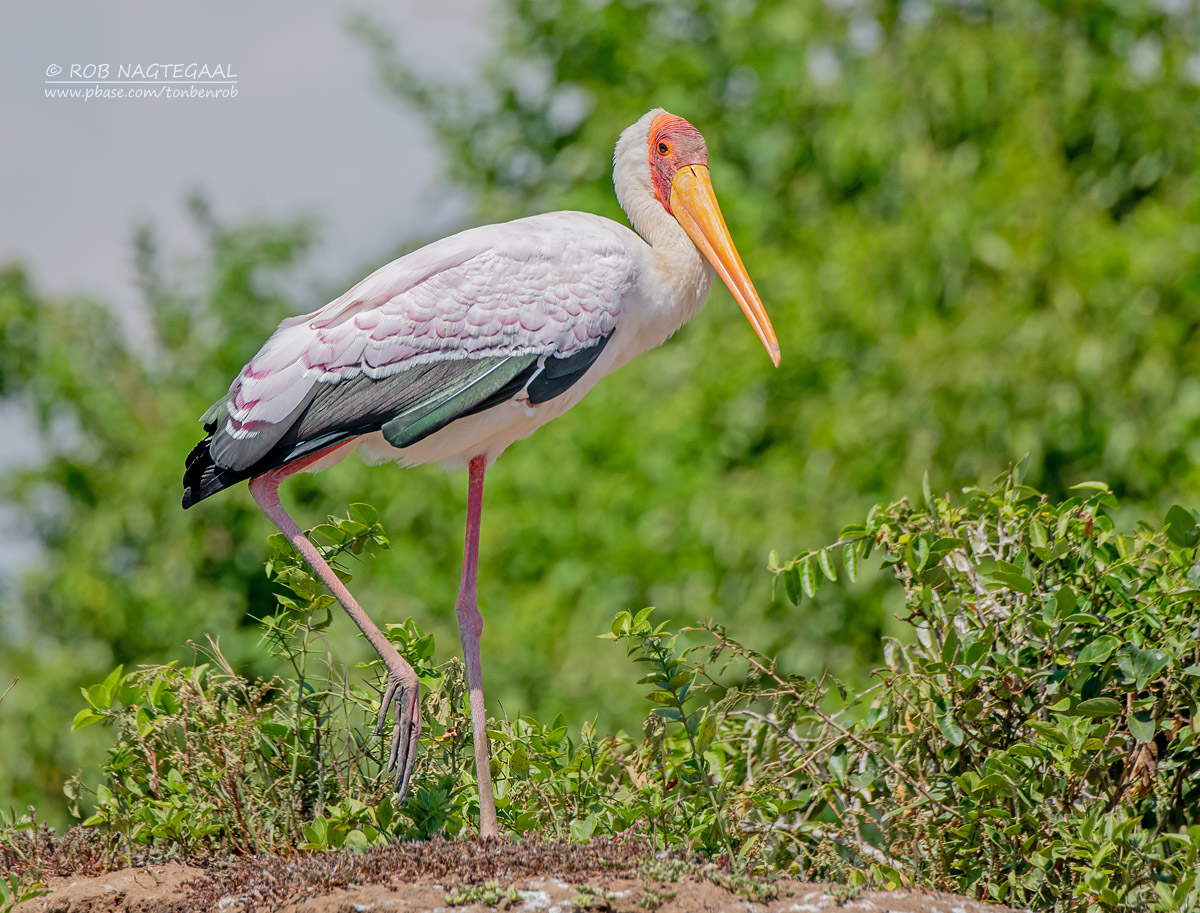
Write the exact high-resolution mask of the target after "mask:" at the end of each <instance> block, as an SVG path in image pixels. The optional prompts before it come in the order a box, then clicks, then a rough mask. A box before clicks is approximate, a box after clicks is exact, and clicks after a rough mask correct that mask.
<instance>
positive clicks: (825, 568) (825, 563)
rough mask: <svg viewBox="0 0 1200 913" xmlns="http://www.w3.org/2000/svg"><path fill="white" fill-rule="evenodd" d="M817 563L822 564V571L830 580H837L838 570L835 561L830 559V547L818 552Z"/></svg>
mask: <svg viewBox="0 0 1200 913" xmlns="http://www.w3.org/2000/svg"><path fill="white" fill-rule="evenodd" d="M817 563H818V564H820V565H821V573H822V574H824V575H825V576H826V577H827V578H828V579H829V580H837V571H836V570H834V568H833V562H832V561H830V560H829V549H827V548H823V549H821V550H820V551H819V552H817Z"/></svg>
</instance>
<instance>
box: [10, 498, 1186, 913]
mask: <svg viewBox="0 0 1200 913" xmlns="http://www.w3.org/2000/svg"><path fill="white" fill-rule="evenodd" d="M1116 508H1117V503H1116V500H1115V498H1114V496H1113V495H1112V493H1111V492H1110V491H1108V490H1107V488H1106V486H1104V485H1102V484H1098V483H1085V484H1083V485H1080V486H1078V487H1077V494H1075V495H1074V496H1072V497H1070V498H1068V499H1066V500H1064V501H1062V502H1057V503H1056V502H1052V501H1050V500H1049V499H1048V498H1046V497H1045V496H1043V495H1041V494H1039V493H1038V492H1037V491H1035V490H1033V489H1031V488H1029V487H1026V486H1024V485H1022V484H1020V479H1019V478H1014V477H1013V476H1012V475H1009V476H1006V477H1004V478H1002V479H1001V480H1000V481H999V482H998V483H997V484H996V485H995V486H993V487H991V488H989V489H967V490H966V491H965V492H964V493H963V495H962V496H961V497H959V498H957V499H952V498H949V497H934V496H933V494H932V493H931V491H930V489H929V488H928V486H926V490H925V494H924V497H923V498H922V499H921V501H920V503H918V504H912V503H910V502H909V501H907V500H902V501H899V502H896V503H894V504H891V505H889V506H882V505H880V506H878V507H877V508H875V509H872V510H871V512H870V513H869V515H868V516H867V518H866V520H865V522H864V523H862V524H860V525H855V526H850V527H846V528H845V529H844V530H843V531H842V535H841V537H840V538H839V540H838V541H837V542H835V543H833V544H832V545H830V546H827V547H825V548H822V549H819V550H814V551H810V552H804V553H801V554H800V555H797V556H796V557H795V558H793V559H791V560H788V561H786V562H779V561H776V562H775V565H776V566H775V569H774V571H775V573H776V574H777V576H778V578H780V580H781V585H782V586H783V587H784V588H785V589H786V591H787V593H788V596H789V598H790V599H792V600H793V601H795V602H797V603H802V602H804V601H807V600H810V599H819V598H821V596H822V595H823V593H824V592H825V591H826V590H827V589H829V588H830V584H829V583H828V582H827V581H837V579H838V578H839V576H840V577H841V578H842V579H843V581H844V580H845V579H847V578H850V579H853V578H854V577H856V576H857V574H858V572H859V569H860V568H863V567H865V566H867V564H868V563H875V562H876V561H879V560H881V561H882V563H883V565H884V566H886V567H889V568H890V569H891V571H892V573H893V575H894V579H895V580H896V581H897V582H898V583H899V585H900V587H901V588H902V589H903V592H904V604H905V607H906V614H905V617H904V621H905V623H906V624H907V625H909V626H911V628H912V630H913V634H914V636H913V637H911V638H908V639H906V640H905V641H903V642H901V641H892V642H889V644H888V646H887V649H886V659H887V662H886V665H885V666H883V667H882V668H880V669H878V670H876V673H875V678H876V681H875V683H874V684H872V685H871V686H870V687H867V688H865V689H863V690H861V691H859V692H857V693H856V692H853V691H851V690H849V689H847V688H846V686H845V685H843V684H842V683H840V682H839V681H837V680H836V679H834V678H833V677H831V676H829V675H825V676H822V677H821V678H819V679H817V680H813V679H808V678H805V677H804V676H801V675H797V674H794V673H792V672H789V671H787V670H785V669H784V668H782V667H781V666H780V664H779V663H778V662H777V661H776V660H774V659H772V658H769V657H768V656H765V655H763V654H761V653H759V652H756V651H755V650H753V649H750V648H748V647H746V646H744V645H743V644H741V643H739V642H738V641H736V640H735V639H734V638H733V637H732V636H731V635H730V633H729V632H728V631H727V630H726V628H725V627H723V626H722V625H720V624H718V623H716V622H713V621H708V622H705V623H703V624H700V625H698V626H697V627H695V628H689V629H686V630H684V631H682V632H677V631H674V630H673V629H672V628H671V627H670V626H669V625H668V623H666V622H661V623H655V622H654V620H653V618H652V615H651V610H650V609H646V610H643V611H641V612H638V613H636V614H634V615H631V614H630V613H628V612H622V613H619V614H618V615H617V617H616V618H615V619H614V620H613V623H612V626H611V633H610V634H609V635H607V636H608V637H610V638H611V639H612V640H614V641H615V642H616V643H617V644H618V645H619V646H621V647H623V648H624V652H627V653H628V654H629V656H630V658H631V659H632V660H633V661H634V662H633V663H631V664H630V665H629V666H628V667H627V670H628V672H629V673H632V674H641V678H640V682H641V684H642V685H643V686H644V687H645V688H646V689H647V691H646V692H645V695H646V697H647V698H648V700H649V702H650V704H651V706H652V708H653V709H651V711H650V713H649V714H648V716H647V717H646V719H645V723H644V724H643V727H642V732H641V733H640V734H639V735H631V734H627V733H621V732H618V733H616V734H611V735H601V734H599V733H598V732H597V731H596V729H595V727H594V726H592V725H590V724H584V725H583V726H582V727H578V726H572V725H569V724H567V723H566V722H565V721H564V720H563V719H562V718H561V717H560V718H559V719H556V720H554V721H553V722H552V723H550V724H549V725H546V724H544V723H540V722H538V721H537V720H535V719H533V718H530V717H524V716H523V717H518V718H516V719H506V718H503V717H502V718H499V719H494V720H491V721H490V722H489V733H490V736H491V739H492V746H493V773H494V775H495V776H496V778H497V801H498V807H499V813H500V823H501V828H502V830H503V831H504V832H505V833H507V834H510V835H511V834H529V833H540V834H543V835H545V836H548V837H553V838H556V839H571V840H586V839H588V838H591V837H600V836H615V835H618V834H624V833H627V832H629V831H630V830H631V829H633V830H634V832H636V833H639V834H640V835H641V836H642V837H644V838H646V839H647V840H648V841H649V843H650V845H651V846H652V847H655V848H674V849H675V850H677V851H680V852H682V853H683V858H686V857H688V856H690V855H691V854H693V853H699V854H700V856H701V857H702V858H708V859H723V860H724V862H725V864H726V865H727V866H728V869H729V870H730V871H732V872H733V873H735V874H736V873H743V874H751V875H753V874H755V873H759V874H762V873H768V872H770V873H778V872H786V873H790V874H792V875H795V876H797V877H803V878H808V879H833V880H838V881H841V882H845V883H849V884H855V883H863V882H867V881H871V882H874V883H877V884H884V885H894V886H899V885H926V886H932V887H937V888H941V889H946V890H951V891H956V892H961V893H965V894H968V895H971V896H976V897H979V898H981V899H993V900H1000V901H1005V902H1008V903H1011V904H1014V905H1018V906H1028V907H1031V908H1034V909H1049V908H1051V907H1054V908H1056V909H1060V910H1105V911H1108V910H1112V911H1116V910H1131V909H1152V910H1179V909H1186V908H1188V907H1189V906H1194V905H1195V904H1197V903H1200V885H1197V881H1196V874H1197V866H1198V863H1200V811H1198V810H1200V630H1198V629H1197V626H1196V611H1195V607H1196V604H1197V598H1198V596H1200V549H1198V547H1197V546H1198V543H1200V526H1198V524H1197V516H1196V515H1195V514H1194V513H1191V512H1189V511H1186V510H1184V509H1183V508H1178V507H1176V508H1172V510H1171V511H1170V512H1169V514H1168V517H1167V522H1166V525H1165V527H1163V528H1154V527H1151V526H1149V525H1146V524H1140V525H1139V526H1138V527H1137V528H1136V529H1134V530H1132V531H1121V530H1119V529H1117V528H1116V527H1115V525H1114V522H1113V512H1114V511H1115V510H1116ZM314 534H315V535H316V536H317V537H318V540H319V541H322V542H324V543H325V550H326V553H327V555H329V557H330V558H331V559H333V560H335V561H336V562H338V563H339V564H341V567H340V570H341V571H342V572H343V573H344V571H345V563H344V562H345V561H346V559H347V556H349V555H354V554H363V555H365V554H367V553H369V552H371V551H373V550H375V549H378V548H381V547H385V546H386V545H387V539H386V537H385V536H384V534H383V531H382V530H381V528H380V527H379V524H378V520H377V518H376V517H375V515H374V513H373V511H371V510H370V509H369V508H367V507H365V506H363V505H359V506H356V507H355V508H353V509H352V511H351V514H350V516H349V517H347V518H344V519H341V520H334V519H331V520H330V522H329V523H328V524H325V525H323V526H322V527H320V528H319V529H318V530H316V531H314ZM275 545H276V551H275V554H274V557H273V558H272V559H271V562H270V565H269V570H270V573H271V576H272V577H273V579H274V580H275V581H276V582H277V583H279V584H282V585H283V586H284V588H285V591H284V592H283V593H282V594H281V595H280V597H279V602H278V611H277V613H276V614H275V615H273V616H271V617H270V618H267V619H265V620H264V621H263V631H264V637H265V638H266V639H267V640H268V641H269V642H270V643H271V644H272V648H273V649H274V650H275V651H276V652H278V653H281V654H283V655H285V656H287V657H288V661H289V663H290V664H291V666H292V670H293V671H292V674H291V675H290V676H287V677H277V678H274V679H272V680H269V681H259V682H248V681H246V680H245V679H243V678H241V677H239V676H238V675H237V674H236V673H234V672H233V671H232V670H231V669H229V668H228V666H227V665H225V664H224V663H223V660H222V658H221V655H220V651H219V649H218V648H217V647H216V645H215V644H213V645H210V646H209V647H208V648H207V652H208V656H209V662H206V663H202V664H199V665H195V666H190V667H177V666H174V665H170V666H156V667H146V668H142V669H139V670H136V671H134V672H132V673H125V672H124V671H123V670H121V669H117V670H116V671H114V672H113V674H112V675H110V676H109V678H108V679H107V680H106V681H105V682H103V683H101V684H98V685H95V686H93V687H92V688H90V689H88V690H87V691H86V698H87V701H88V705H89V706H88V707H87V708H85V709H84V710H82V711H81V712H80V714H79V716H78V717H77V718H76V725H77V726H87V725H89V724H92V723H95V722H100V721H103V722H105V723H106V724H108V725H109V726H111V727H112V733H113V736H114V737H115V744H114V745H113V747H112V748H111V749H110V750H109V752H108V758H107V760H106V761H105V763H104V765H103V782H102V783H101V784H99V785H98V786H97V787H96V788H95V791H94V794H93V793H92V792H91V791H90V790H88V789H86V788H85V787H83V785H82V783H81V782H79V781H76V783H75V787H74V788H73V790H72V792H73V795H74V796H75V797H76V799H77V800H82V801H81V805H84V806H87V809H86V811H85V810H80V811H79V812H78V813H79V814H80V815H81V816H83V815H86V820H85V821H84V826H85V827H88V828H93V829H95V830H96V831H97V833H98V834H101V835H106V836H107V838H108V839H110V840H115V841H116V842H115V843H114V844H113V847H114V852H116V853H117V854H119V855H120V856H122V857H123V858H126V859H130V858H138V857H139V856H143V855H145V854H146V853H154V854H156V855H160V856H161V855H180V856H188V855H191V854H195V853H197V852H201V851H203V852H225V853H236V854H243V853H261V852H272V853H283V854H289V853H292V852H295V851H297V850H316V849H329V848H347V849H357V850H360V851H362V850H366V849H367V848H368V847H370V846H372V845H379V844H383V843H385V842H388V841H390V840H395V839H398V838H427V837H431V836H437V835H445V836H452V835H456V834H461V833H464V832H470V831H472V830H474V829H475V828H476V827H477V823H476V820H477V813H478V810H477V807H476V805H475V798H476V787H475V783H474V776H473V770H472V765H471V742H470V731H469V716H468V715H467V713H466V712H465V707H464V703H465V693H464V692H465V689H464V686H463V681H462V671H461V664H460V663H459V661H458V660H451V661H449V662H445V663H440V664H439V663H436V662H434V660H433V657H434V655H435V645H434V642H433V638H432V637H431V636H430V635H427V634H425V633H424V632H422V631H421V629H420V628H419V627H418V626H417V625H415V623H413V622H411V621H410V622H408V623H406V624H405V625H400V626H393V628H392V629H391V630H390V631H389V636H391V637H392V639H393V642H395V643H396V644H397V646H398V647H399V648H400V649H401V650H402V651H403V652H404V653H405V655H406V656H407V657H408V658H409V659H410V661H412V662H413V663H414V665H415V666H416V668H417V669H418V671H419V673H420V675H421V679H422V682H423V684H424V686H425V688H424V700H423V708H424V712H425V719H426V721H427V726H426V729H425V732H424V734H423V738H422V746H423V748H422V750H423V757H422V761H421V763H420V766H419V767H418V771H417V774H416V779H415V781H414V790H413V794H412V796H411V798H410V799H409V800H408V801H407V802H406V803H405V804H404V805H403V806H401V807H395V806H394V804H393V802H392V794H391V783H390V779H389V778H388V776H387V775H386V773H384V772H382V771H381V765H382V762H383V757H382V756H381V751H382V750H383V749H384V747H385V746H384V744H383V742H382V740H381V739H379V738H376V737H375V736H374V735H373V734H372V725H371V724H372V720H373V715H374V714H373V711H374V710H375V708H376V707H377V706H378V693H377V691H372V690H370V689H364V688H363V687H361V686H360V685H358V684H356V683H355V676H353V675H348V674H347V670H346V669H345V668H344V667H342V666H341V665H340V664H339V662H338V660H337V658H336V655H335V654H333V653H331V652H330V650H329V648H328V645H327V644H326V643H325V642H324V640H323V631H324V628H325V626H326V625H327V624H328V620H329V619H328V616H329V610H330V599H329V597H328V596H327V595H325V594H323V593H321V592H320V590H319V589H318V587H317V586H316V582H315V580H314V579H313V578H312V576H311V575H309V573H308V572H307V571H306V569H305V568H304V566H303V565H302V564H300V563H299V562H298V560H297V559H296V558H295V557H294V556H291V555H290V554H289V552H288V547H287V546H286V544H285V543H284V542H283V541H282V540H281V539H277V540H276V543H275ZM635 670H636V671H635ZM88 779H89V777H87V776H85V777H84V780H85V781H86V780H88ZM4 842H5V843H6V844H7V845H8V847H9V848H8V849H7V850H6V851H5V852H7V853H8V854H9V860H8V861H9V864H12V863H13V862H14V861H19V859H20V855H19V852H18V850H19V847H20V845H21V843H20V832H16V831H8V832H6V836H5V838H4ZM31 874H36V871H31Z"/></svg>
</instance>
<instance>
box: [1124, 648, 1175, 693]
mask: <svg viewBox="0 0 1200 913" xmlns="http://www.w3.org/2000/svg"><path fill="white" fill-rule="evenodd" d="M1170 661H1171V657H1169V656H1168V655H1167V654H1166V653H1164V652H1163V651H1162V650H1139V651H1138V652H1137V655H1136V656H1134V658H1133V671H1134V674H1135V675H1136V676H1137V682H1136V684H1137V690H1138V691H1142V690H1144V689H1145V687H1146V684H1147V682H1150V681H1151V680H1153V679H1154V678H1157V677H1158V674H1159V673H1160V672H1162V670H1163V669H1165V668H1166V667H1167V664H1168V663H1170Z"/></svg>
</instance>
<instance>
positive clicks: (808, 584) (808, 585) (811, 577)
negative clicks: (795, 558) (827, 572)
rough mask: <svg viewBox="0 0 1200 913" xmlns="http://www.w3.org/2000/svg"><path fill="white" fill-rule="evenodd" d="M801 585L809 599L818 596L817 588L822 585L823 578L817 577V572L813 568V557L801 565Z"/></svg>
mask: <svg viewBox="0 0 1200 913" xmlns="http://www.w3.org/2000/svg"><path fill="white" fill-rule="evenodd" d="M800 585H801V587H802V588H803V590H804V593H805V595H806V596H808V598H809V599H812V598H813V597H814V596H815V595H816V594H817V587H819V586H820V585H821V578H820V577H818V576H817V572H816V570H815V569H814V568H813V560H812V557H811V556H810V557H808V558H805V559H804V561H802V562H801V563H800Z"/></svg>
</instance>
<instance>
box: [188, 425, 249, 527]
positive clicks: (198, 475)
mask: <svg viewBox="0 0 1200 913" xmlns="http://www.w3.org/2000/svg"><path fill="white" fill-rule="evenodd" d="M206 430H207V429H206ZM211 442H212V433H211V432H210V433H209V436H208V437H206V438H205V439H204V440H202V441H201V442H200V443H199V444H197V445H196V446H195V447H193V448H192V452H191V453H189V454H188V457H187V461H186V463H185V467H184V470H183V507H184V509H185V510H186V509H187V508H189V507H191V506H192V505H193V504H198V503H200V502H201V501H203V500H204V499H205V498H207V497H210V496H212V495H215V494H216V493H217V492H218V491H223V490H225V489H226V488H229V487H230V486H231V485H236V484H237V483H238V482H240V481H242V480H243V479H248V478H250V477H251V476H253V475H255V473H254V472H253V471H252V470H250V471H248V470H235V469H225V468H224V467H222V466H218V465H217V464H216V463H215V462H213V458H212V454H210V453H209V452H208V445H209V444H210V443H211Z"/></svg>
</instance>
